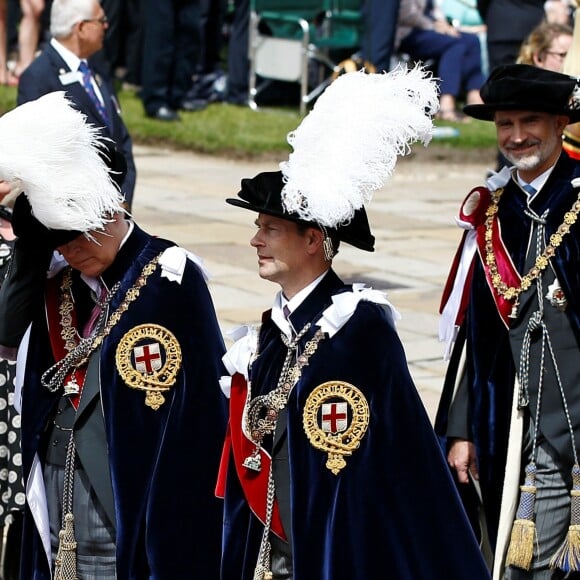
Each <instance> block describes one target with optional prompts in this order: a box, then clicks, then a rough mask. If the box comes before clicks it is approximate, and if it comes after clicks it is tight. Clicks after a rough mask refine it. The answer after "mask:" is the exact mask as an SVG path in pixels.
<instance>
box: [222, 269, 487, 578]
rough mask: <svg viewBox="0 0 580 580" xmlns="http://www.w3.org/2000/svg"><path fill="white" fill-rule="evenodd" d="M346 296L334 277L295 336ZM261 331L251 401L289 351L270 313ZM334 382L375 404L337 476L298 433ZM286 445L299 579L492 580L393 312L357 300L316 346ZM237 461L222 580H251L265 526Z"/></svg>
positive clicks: (297, 322) (293, 401) (299, 321)
mask: <svg viewBox="0 0 580 580" xmlns="http://www.w3.org/2000/svg"><path fill="white" fill-rule="evenodd" d="M347 290H349V287H347V286H345V285H344V284H343V283H342V282H341V281H340V279H339V278H338V277H337V276H336V274H335V273H334V272H332V271H330V272H329V273H328V274H327V276H326V277H325V278H324V279H323V280H322V281H321V283H320V284H319V285H318V286H317V288H316V289H315V290H314V291H313V292H312V294H311V295H310V296H308V298H307V299H306V300H305V301H304V302H303V303H302V304H301V305H300V306H299V307H298V308H297V309H296V310H295V311H294V312H293V313H292V315H291V320H292V323H293V325H294V327H295V328H296V329H297V330H299V329H301V328H302V327H303V326H304V325H305V324H306V323H307V322H311V321H313V320H316V319H317V318H318V317H319V315H320V313H321V312H322V311H323V310H324V309H325V308H326V307H327V306H329V305H330V304H331V296H332V295H333V294H337V293H339V292H344V291H347ZM262 322H263V323H262V327H261V330H260V345H259V353H260V354H259V356H258V358H257V359H256V360H255V362H254V363H253V365H252V368H251V376H250V379H251V381H252V394H253V395H254V394H260V393H264V392H267V391H269V390H271V389H272V388H274V387H275V386H276V383H277V380H278V374H279V371H280V368H281V366H282V362H283V360H284V357H285V354H286V348H285V347H284V345H283V344H282V342H281V340H280V332H279V330H278V329H277V327H276V326H275V325H274V323H273V322H272V321H271V319H270V312H266V313H265V315H264V317H263V321H262ZM314 330H315V329H314V328H313V329H311V330H310V331H309V332H308V333H307V334H306V336H305V337H304V338H303V339H302V342H301V344H302V347H303V346H304V343H305V342H306V341H308V340H309V339H310V338H311V337H312V335H313V334H314ZM330 380H340V381H346V382H348V383H351V384H352V385H354V386H356V387H357V388H358V389H360V390H361V391H362V393H363V394H364V396H365V398H366V400H367V402H368V404H369V407H370V421H369V426H368V430H367V432H366V433H365V435H364V437H363V438H362V441H361V443H360V447H359V448H358V449H356V450H355V451H354V452H353V454H352V455H351V456H348V457H346V467H344V468H343V469H342V470H341V471H339V473H338V474H337V475H334V474H333V473H332V472H331V471H330V470H329V469H328V468H327V467H326V465H325V464H326V460H327V453H326V452H324V451H320V450H317V449H315V448H314V447H313V446H312V445H311V444H310V442H309V440H308V438H307V437H306V434H305V432H304V429H303V426H302V420H303V409H304V407H305V402H306V399H307V397H308V396H309V394H310V393H311V392H312V390H313V389H314V388H315V387H316V386H318V385H320V384H321V383H324V382H326V381H330ZM231 428H232V429H240V425H232V426H231ZM286 436H287V438H288V452H289V466H290V504H291V508H292V509H291V523H290V526H291V530H290V531H291V537H292V541H293V566H294V578H296V579H297V580H353V579H355V578H401V579H402V578H405V579H406V578H409V579H411V578H412V579H413V580H421V579H425V580H427V579H429V580H432V579H433V578H445V579H446V580H464V579H465V578H467V577H469V578H470V579H480V578H489V574H488V572H487V569H486V568H485V565H484V563H483V561H482V559H481V556H480V552H479V548H478V545H477V543H476V541H475V538H474V535H473V533H472V530H471V528H470V526H469V523H468V521H467V519H466V516H465V514H464V511H463V509H462V507H461V504H460V501H459V498H458V495H457V492H456V490H455V487H454V485H453V482H452V480H451V477H450V474H449V470H448V468H447V466H446V464H445V461H444V458H443V455H442V453H441V450H440V448H439V446H438V443H437V439H436V437H435V435H434V433H433V430H432V427H431V424H430V422H429V419H428V417H427V414H426V412H425V410H424V407H423V405H422V403H421V400H420V398H419V395H418V393H417V391H416V389H415V386H414V385H413V382H412V379H411V377H410V375H409V372H408V369H407V363H406V359H405V354H404V352H403V348H402V345H401V342H400V340H399V338H398V336H397V333H396V330H395V328H394V325H393V323H392V319H391V315H390V313H389V312H388V311H387V310H385V309H383V308H382V307H381V306H379V305H377V304H375V303H371V302H361V303H359V305H358V307H357V309H356V311H355V313H354V314H353V316H352V318H351V319H350V321H349V322H348V323H347V324H346V325H345V326H344V327H343V328H342V329H341V330H340V331H339V332H338V333H337V334H336V335H335V336H334V337H333V338H332V339H325V340H323V341H321V342H320V344H319V347H318V350H317V352H316V353H315V354H314V355H313V356H312V357H311V358H310V361H309V364H308V366H306V367H304V369H303V374H302V377H301V379H300V380H299V381H298V383H297V384H296V386H295V387H294V389H293V391H292V393H291V395H290V397H289V400H288V408H287V431H286ZM274 460H275V459H274ZM232 461H233V459H232V456H230V465H229V468H228V474H227V482H226V494H225V531H224V555H223V571H222V580H250V579H252V578H253V572H254V567H255V565H256V560H257V557H258V550H259V544H260V539H261V535H262V530H263V526H262V525H261V523H260V522H259V521H258V520H257V519H256V517H255V516H254V515H253V513H252V512H251V511H250V510H249V508H248V505H247V503H246V501H245V499H244V496H243V491H242V489H241V487H240V483H239V480H238V478H237V474H236V470H235V466H234V465H233V464H232V463H231V462H232Z"/></svg>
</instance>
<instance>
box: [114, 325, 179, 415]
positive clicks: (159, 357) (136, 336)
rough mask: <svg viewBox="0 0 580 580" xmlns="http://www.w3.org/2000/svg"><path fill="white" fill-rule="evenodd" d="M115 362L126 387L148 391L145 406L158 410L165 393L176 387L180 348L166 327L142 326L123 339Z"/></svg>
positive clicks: (135, 328)
mask: <svg viewBox="0 0 580 580" xmlns="http://www.w3.org/2000/svg"><path fill="white" fill-rule="evenodd" d="M115 362H116V364H117V371H118V372H119V374H120V375H121V378H122V379H123V380H124V381H125V384H126V385H127V386H128V387H131V388H132V389H139V390H141V391H145V392H146V395H145V404H146V405H147V406H148V407H151V408H152V409H153V410H155V411H156V410H157V409H159V407H160V406H161V405H162V404H163V403H164V402H165V397H164V396H163V393H164V392H165V391H168V390H169V389H170V388H171V387H172V386H173V385H174V384H175V380H176V376H177V373H178V372H179V369H180V368H181V348H180V346H179V343H178V342H177V339H176V338H175V336H174V335H173V334H172V333H171V332H170V331H169V330H167V329H166V328H164V327H163V326H159V325H158V324H141V325H139V326H135V327H134V328H132V329H131V330H130V331H129V332H127V333H126V334H125V335H124V336H123V338H121V340H120V342H119V345H118V346H117V352H116V354H115Z"/></svg>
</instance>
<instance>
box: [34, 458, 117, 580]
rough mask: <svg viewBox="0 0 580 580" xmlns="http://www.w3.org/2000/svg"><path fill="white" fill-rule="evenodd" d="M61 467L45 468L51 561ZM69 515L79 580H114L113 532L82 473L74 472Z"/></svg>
mask: <svg viewBox="0 0 580 580" xmlns="http://www.w3.org/2000/svg"><path fill="white" fill-rule="evenodd" d="M63 481H64V467H61V466H58V465H51V464H47V465H45V467H44V484H45V487H46V498H47V501H48V515H49V519H50V540H51V545H52V560H53V562H54V560H55V558H56V554H57V550H58V532H59V531H60V529H61V525H62V490H63ZM73 515H74V518H75V521H74V528H75V538H76V541H77V572H78V579H79V580H115V579H116V566H115V561H116V558H115V529H114V527H113V525H112V524H111V522H110V521H109V518H108V517H107V515H106V514H105V511H104V510H103V508H102V506H101V505H100V503H99V501H98V499H97V498H96V496H95V493H94V491H93V490H92V488H91V485H90V483H89V480H88V477H87V475H86V474H85V472H84V471H83V470H82V469H79V468H77V469H75V482H74V494H73Z"/></svg>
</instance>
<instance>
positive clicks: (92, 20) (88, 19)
mask: <svg viewBox="0 0 580 580" xmlns="http://www.w3.org/2000/svg"><path fill="white" fill-rule="evenodd" d="M81 22H98V23H99V24H102V25H103V26H104V25H105V24H108V23H109V19H108V18H107V17H106V16H101V17H100V18H84V19H83V20H81Z"/></svg>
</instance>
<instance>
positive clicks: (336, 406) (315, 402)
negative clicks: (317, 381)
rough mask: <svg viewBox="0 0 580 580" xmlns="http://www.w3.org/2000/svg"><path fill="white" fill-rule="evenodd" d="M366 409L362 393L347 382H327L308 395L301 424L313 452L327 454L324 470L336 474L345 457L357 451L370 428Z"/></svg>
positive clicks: (342, 465) (365, 401)
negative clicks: (326, 469) (315, 450)
mask: <svg viewBox="0 0 580 580" xmlns="http://www.w3.org/2000/svg"><path fill="white" fill-rule="evenodd" d="M369 418H370V413H369V406H368V403H367V400H366V399H365V397H364V395H363V394H362V392H361V391H360V390H359V389H357V388H356V387H355V386H354V385H351V384H350V383H345V382H343V381H329V382H327V383H322V384H321V385H318V386H317V387H316V388H315V389H314V390H313V391H312V392H311V393H310V395H309V396H308V399H307V400H306V405H305V406H304V413H303V415H302V425H303V427H304V431H305V432H306V435H307V437H308V440H309V441H310V443H311V444H312V446H313V447H315V448H316V449H320V450H322V451H326V452H327V453H328V460H327V461H326V467H327V468H328V469H330V471H332V473H334V475H336V474H337V473H338V472H339V471H340V470H341V469H343V468H344V467H345V466H346V461H345V459H344V458H345V457H346V456H350V455H352V453H353V451H354V450H355V449H358V447H359V445H360V442H361V440H362V438H363V436H364V434H365V433H366V430H367V427H368V425H369Z"/></svg>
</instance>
